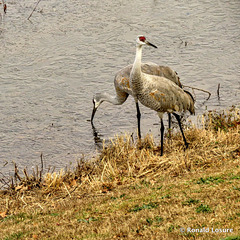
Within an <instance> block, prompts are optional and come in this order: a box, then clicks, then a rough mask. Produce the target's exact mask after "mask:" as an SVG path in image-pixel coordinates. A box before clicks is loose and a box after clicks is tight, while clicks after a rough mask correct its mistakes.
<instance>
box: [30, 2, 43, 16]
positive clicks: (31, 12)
mask: <svg viewBox="0 0 240 240" xmlns="http://www.w3.org/2000/svg"><path fill="white" fill-rule="evenodd" d="M40 1H41V0H38V2H37V4H36V5H35V7H34V9H33V10H32V12H31V14H30V15H29V17H28V20H29V19H30V17H31V16H32V15H33V12H34V11H35V10H36V8H37V5H38V4H39V3H40Z"/></svg>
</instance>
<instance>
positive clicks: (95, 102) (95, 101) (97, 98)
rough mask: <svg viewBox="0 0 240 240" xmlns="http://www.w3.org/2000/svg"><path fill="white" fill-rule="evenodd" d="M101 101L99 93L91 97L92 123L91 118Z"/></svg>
mask: <svg viewBox="0 0 240 240" xmlns="http://www.w3.org/2000/svg"><path fill="white" fill-rule="evenodd" d="M102 102H103V100H102V98H101V96H100V94H96V95H95V96H94V97H93V110H92V116H91V123H93V118H94V116H95V113H96V111H97V109H98V107H99V106H100V104H101V103H102Z"/></svg>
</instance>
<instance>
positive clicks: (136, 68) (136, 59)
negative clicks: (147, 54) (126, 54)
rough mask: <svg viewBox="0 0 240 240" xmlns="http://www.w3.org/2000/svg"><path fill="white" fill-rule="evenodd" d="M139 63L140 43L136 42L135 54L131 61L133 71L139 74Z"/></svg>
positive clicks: (140, 55) (140, 59) (140, 57)
mask: <svg viewBox="0 0 240 240" xmlns="http://www.w3.org/2000/svg"><path fill="white" fill-rule="evenodd" d="M141 64H142V45H139V44H137V47H136V56H135V60H134V63H133V71H132V72H133V73H134V74H138V75H141Z"/></svg>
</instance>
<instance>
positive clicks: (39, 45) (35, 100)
mask: <svg viewBox="0 0 240 240" xmlns="http://www.w3.org/2000/svg"><path fill="white" fill-rule="evenodd" d="M36 2H37V1H33V0H21V1H19V0H9V1H7V6H8V8H7V14H3V11H2V5H0V9H1V17H0V72H1V74H0V130H1V131H0V169H1V171H0V172H2V173H8V172H10V171H11V170H12V161H14V162H16V163H17V164H18V166H19V167H20V168H23V167H26V166H27V167H28V168H30V169H31V167H32V166H35V165H37V164H39V163H40V155H41V153H42V154H43V159H44V163H45V165H46V166H55V167H56V168H58V169H59V168H64V167H65V166H66V165H69V164H71V163H75V160H76V159H79V158H80V157H81V156H82V154H86V155H88V156H89V155H90V156H91V155H92V154H95V153H96V149H97V146H96V144H95V141H94V136H93V129H92V127H91V124H90V122H89V119H90V116H91V111H92V96H93V95H94V93H95V92H104V91H105V92H108V93H111V94H114V92H115V91H114V85H113V79H114V75H115V73H116V72H117V71H118V70H119V69H121V68H123V67H124V66H126V65H128V64H131V63H133V61H134V57H135V39H136V37H137V35H139V34H143V35H145V36H147V38H148V40H149V41H150V42H152V43H153V44H155V45H157V46H158V49H156V50H155V49H152V48H149V47H145V48H144V49H143V61H145V62H147V61H151V62H155V63H158V64H161V65H168V66H170V67H171V68H172V69H174V70H175V71H177V72H178V74H179V76H180V78H181V81H182V83H183V84H184V85H188V86H194V87H197V88H202V89H205V90H207V91H209V92H211V93H212V96H211V98H210V99H209V100H208V101H205V99H206V98H207V94H205V93H203V92H199V91H195V93H196V97H197V102H196V108H197V109H196V116H195V117H193V118H192V119H193V120H194V118H195V119H196V117H197V115H201V114H202V113H203V112H204V111H205V109H222V108H226V107H229V106H232V105H233V104H234V105H239V103H240V99H239V93H240V51H239V46H240V14H239V11H240V1H239V0H231V1H226V0H213V1H206V0H193V1H187V0H178V1H176V0H175V1H174V0H169V1H160V0H146V1H141V0H131V1H126V0H122V1H121V0H120V1H109V0H101V1H97V0H92V1H87V0H69V1H56V0H48V1H44V0H42V1H41V2H40V3H39V5H38V7H37V8H36V11H35V12H34V13H33V15H32V17H31V18H30V21H29V20H27V18H28V16H29V15H30V13H31V11H32V9H33V8H34V6H35V4H36ZM219 83H220V99H218V96H217V88H218V84H219ZM141 110H142V131H143V135H145V134H146V133H148V132H152V133H153V134H154V136H155V139H156V142H159V141H160V138H159V136H158V135H159V133H160V130H159V125H158V122H159V119H158V116H157V114H156V113H155V112H154V111H151V110H149V109H147V108H145V107H143V106H141ZM95 127H96V131H97V132H98V137H100V138H101V139H104V138H105V139H108V138H110V137H114V135H116V134H122V133H124V132H129V133H132V132H134V134H135V136H136V127H137V121H136V109H135V104H134V101H133V99H132V97H129V98H128V100H127V101H126V102H125V103H124V104H123V105H122V106H113V105H110V104H108V103H103V104H102V105H101V107H100V108H99V110H98V112H97V113H96V116H95Z"/></svg>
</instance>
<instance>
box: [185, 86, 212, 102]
mask: <svg viewBox="0 0 240 240" xmlns="http://www.w3.org/2000/svg"><path fill="white" fill-rule="evenodd" d="M183 87H188V88H192V89H196V90H199V91H202V92H205V93H208V98H207V100H208V99H209V98H210V97H211V95H212V94H211V93H210V92H209V91H207V90H204V89H201V88H196V87H190V86H186V85H183Z"/></svg>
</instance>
